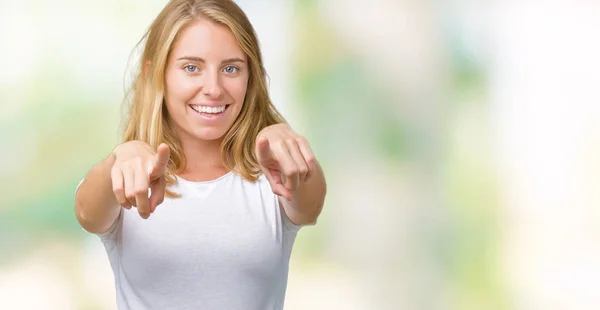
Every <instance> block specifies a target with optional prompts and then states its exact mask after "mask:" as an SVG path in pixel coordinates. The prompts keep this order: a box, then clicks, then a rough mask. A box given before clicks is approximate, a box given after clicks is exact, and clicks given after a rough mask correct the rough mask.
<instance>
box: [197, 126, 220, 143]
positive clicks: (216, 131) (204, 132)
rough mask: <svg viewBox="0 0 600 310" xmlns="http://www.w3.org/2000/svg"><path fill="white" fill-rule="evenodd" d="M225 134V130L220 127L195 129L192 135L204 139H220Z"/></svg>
mask: <svg viewBox="0 0 600 310" xmlns="http://www.w3.org/2000/svg"><path fill="white" fill-rule="evenodd" d="M224 135H225V130H222V129H220V128H202V129H200V130H196V131H194V134H193V135H192V137H193V138H194V139H197V140H202V141H214V140H220V139H222V138H223V136H224Z"/></svg>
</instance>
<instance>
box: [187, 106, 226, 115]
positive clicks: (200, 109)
mask: <svg viewBox="0 0 600 310" xmlns="http://www.w3.org/2000/svg"><path fill="white" fill-rule="evenodd" d="M191 107H192V109H194V111H196V112H198V113H211V114H217V113H221V112H223V111H225V106H224V105H222V106H220V107H208V106H204V105H192V106H191Z"/></svg>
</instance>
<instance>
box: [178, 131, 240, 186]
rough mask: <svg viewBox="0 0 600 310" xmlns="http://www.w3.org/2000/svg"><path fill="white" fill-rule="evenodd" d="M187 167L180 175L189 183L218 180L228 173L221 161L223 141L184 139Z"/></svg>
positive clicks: (182, 143)
mask: <svg viewBox="0 0 600 310" xmlns="http://www.w3.org/2000/svg"><path fill="white" fill-rule="evenodd" d="M180 142H181V146H182V148H183V154H184V155H185V159H186V166H185V169H184V170H183V172H181V173H180V174H179V176H181V177H182V178H184V179H186V180H188V181H195V182H202V181H210V180H214V179H217V178H219V177H221V176H223V175H224V174H226V173H227V172H229V170H227V168H225V166H224V165H223V163H222V161H221V139H218V140H212V141H206V140H198V139H182V141H180Z"/></svg>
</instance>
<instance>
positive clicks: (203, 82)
mask: <svg viewBox="0 0 600 310" xmlns="http://www.w3.org/2000/svg"><path fill="white" fill-rule="evenodd" d="M140 44H144V45H143V54H142V56H141V61H140V67H139V74H138V76H137V78H136V79H135V81H134V83H133V85H132V90H131V94H130V96H129V98H130V100H129V101H130V110H129V111H130V113H129V115H128V116H129V118H128V121H127V123H126V127H125V131H124V139H123V143H122V144H120V145H118V146H117V147H116V148H115V149H114V150H113V151H112V152H111V153H110V155H109V156H108V157H107V158H106V159H104V160H102V161H101V162H100V163H98V164H97V165H95V166H94V167H93V168H92V169H91V170H90V171H89V173H88V175H87V176H86V177H85V179H84V180H83V181H82V183H81V184H80V185H79V187H78V189H77V190H76V194H75V209H76V215H77V219H78V221H79V223H80V224H81V226H82V227H83V228H84V229H85V230H86V231H88V232H90V233H94V234H97V235H98V236H99V237H100V239H101V240H102V242H103V244H104V246H105V248H106V251H107V254H108V258H109V260H110V264H111V267H112V269H113V273H114V277H115V285H116V294H117V304H118V306H119V309H161V310H163V309H227V310H232V309H245V310H247V309H256V310H264V309H282V308H283V302H284V296H285V291H286V284H287V276H288V264H289V259H290V253H291V250H292V246H293V244H294V240H295V237H296V234H297V232H298V230H299V229H300V228H301V227H302V226H305V225H312V224H314V223H315V222H316V220H317V217H318V216H319V214H320V212H321V209H322V207H323V201H324V199H325V192H326V185H325V178H324V176H323V172H322V170H321V168H320V166H319V164H318V162H317V160H316V159H315V156H314V154H313V152H312V151H311V148H310V146H309V144H308V142H307V141H306V140H305V139H304V138H303V137H301V136H299V135H298V134H297V133H295V132H294V131H293V130H292V129H291V128H290V127H289V126H288V125H287V124H286V122H285V121H284V119H283V117H282V116H281V115H280V114H279V113H278V112H277V110H276V109H275V107H274V106H273V105H272V103H271V101H270V99H269V96H268V93H267V87H266V82H265V76H266V74H265V71H264V68H263V64H262V59H261V54H260V51H259V45H258V41H257V38H256V34H255V32H254V30H253V27H252V25H251V24H250V22H249V21H248V19H247V17H246V15H245V14H244V13H243V12H242V10H241V9H240V8H239V7H238V6H237V5H236V4H235V3H234V2H233V1H230V0H172V1H170V2H169V3H168V4H167V5H166V7H165V8H164V9H163V11H162V12H161V13H160V14H159V15H158V17H157V18H156V19H155V20H154V22H153V24H152V25H151V27H150V28H149V30H148V32H147V33H146V35H145V36H144V39H143V40H142V41H141V42H140Z"/></svg>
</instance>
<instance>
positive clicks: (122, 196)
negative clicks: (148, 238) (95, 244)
mask: <svg viewBox="0 0 600 310" xmlns="http://www.w3.org/2000/svg"><path fill="white" fill-rule="evenodd" d="M168 162H169V147H168V146H167V145H166V144H164V143H163V144H161V145H160V146H159V147H158V150H156V151H155V150H154V149H152V147H150V145H148V144H147V143H145V142H141V141H130V142H126V143H123V144H121V145H119V146H117V147H116V148H115V150H114V151H113V152H112V153H111V154H110V155H109V156H108V157H107V158H105V159H104V160H102V161H101V162H99V163H98V164H96V165H95V166H94V167H93V168H92V169H91V170H90V171H89V172H88V174H87V176H86V177H85V179H84V180H83V182H82V183H81V184H80V185H79V187H78V189H77V191H76V193H75V214H76V216H77V220H78V221H79V224H80V225H81V227H83V229H85V230H86V231H88V232H90V233H95V234H101V233H104V232H106V231H108V229H109V228H110V227H111V226H112V224H113V223H114V221H115V220H116V219H117V217H118V216H119V212H120V211H121V207H123V208H126V209H130V208H131V207H132V206H135V207H136V208H137V210H138V213H139V214H140V216H141V217H142V218H144V219H146V218H148V217H149V216H150V214H151V213H152V212H154V210H155V209H156V207H157V206H158V205H159V204H161V203H162V201H163V199H164V196H165V187H166V182H165V172H166V170H167V164H168ZM148 189H150V190H151V192H152V195H151V196H150V197H148Z"/></svg>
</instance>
